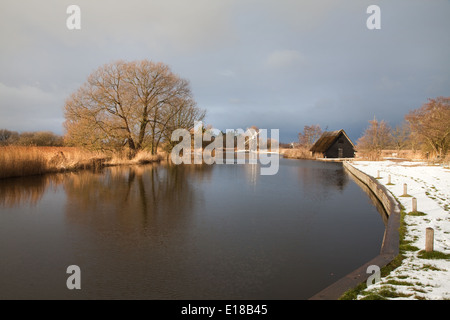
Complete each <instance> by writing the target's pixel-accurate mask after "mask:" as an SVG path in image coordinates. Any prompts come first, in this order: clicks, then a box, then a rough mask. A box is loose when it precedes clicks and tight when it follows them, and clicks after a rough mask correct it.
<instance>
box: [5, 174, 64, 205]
mask: <svg viewBox="0 0 450 320" xmlns="http://www.w3.org/2000/svg"><path fill="white" fill-rule="evenodd" d="M63 180H64V175H62V174H49V175H38V176H30V177H24V178H11V179H0V207H5V208H13V207H17V206H20V205H22V204H27V205H29V206H35V205H36V204H37V203H38V202H39V201H40V200H41V199H42V196H43V195H44V193H45V191H46V190H47V188H48V187H49V186H53V187H56V186H58V185H59V184H61V183H62V181H63Z"/></svg>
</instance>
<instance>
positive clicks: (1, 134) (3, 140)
mask: <svg viewBox="0 0 450 320" xmlns="http://www.w3.org/2000/svg"><path fill="white" fill-rule="evenodd" d="M18 139H19V133H18V132H16V131H10V130H6V129H0V146H1V145H10V144H14V143H16V142H17V140H18Z"/></svg>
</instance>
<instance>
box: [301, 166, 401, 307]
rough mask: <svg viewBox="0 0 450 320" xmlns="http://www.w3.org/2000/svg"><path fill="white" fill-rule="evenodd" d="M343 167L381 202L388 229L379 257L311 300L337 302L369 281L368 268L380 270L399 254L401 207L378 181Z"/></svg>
mask: <svg viewBox="0 0 450 320" xmlns="http://www.w3.org/2000/svg"><path fill="white" fill-rule="evenodd" d="M343 166H344V168H345V169H347V170H348V171H349V172H350V173H352V174H353V175H354V176H355V177H356V178H358V179H359V180H360V181H361V182H363V183H364V184H365V185H367V187H368V188H369V189H370V190H371V191H372V192H373V193H374V195H375V196H376V197H377V198H378V200H380V202H381V204H382V205H383V207H384V209H385V211H386V213H387V214H388V216H389V219H388V222H387V225H386V229H385V231H384V237H383V243H382V245H381V251H380V254H379V255H378V256H376V257H375V258H373V259H372V260H370V261H368V262H367V263H365V264H364V265H362V266H361V267H359V268H358V269H356V270H354V271H353V272H351V273H349V274H348V275H346V276H345V277H343V278H342V279H340V280H338V281H336V282H335V283H333V284H332V285H330V286H328V287H327V288H325V289H324V290H322V291H320V292H319V293H317V294H315V295H314V296H312V297H311V298H310V299H309V300H337V299H339V298H340V297H341V296H342V294H344V292H346V291H347V290H349V289H352V288H355V287H356V286H357V285H359V284H360V283H362V282H364V281H366V280H367V278H368V277H369V276H370V275H371V274H368V273H367V267H369V266H370V265H376V266H378V267H380V268H382V267H384V266H386V265H387V264H389V263H390V262H391V261H392V260H393V259H394V258H395V257H396V256H397V255H398V254H399V241H400V236H399V227H400V206H399V204H398V202H397V200H395V198H394V197H393V196H392V195H391V193H390V192H389V191H388V190H387V188H386V187H385V186H383V185H382V184H380V183H379V182H378V181H377V179H375V178H373V177H371V176H369V175H367V174H365V173H364V172H362V171H360V170H358V169H356V168H355V167H353V166H352V165H351V164H350V163H349V162H347V161H345V162H343Z"/></svg>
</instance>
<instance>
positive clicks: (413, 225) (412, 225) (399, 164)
mask: <svg viewBox="0 0 450 320" xmlns="http://www.w3.org/2000/svg"><path fill="white" fill-rule="evenodd" d="M353 166H354V167H355V168H357V169H359V170H361V171H362V172H364V173H366V174H368V175H370V176H372V177H375V178H376V177H377V176H378V171H379V172H380V179H378V181H379V182H380V183H382V184H383V185H385V186H386V188H387V189H388V190H389V191H390V192H391V193H392V194H393V195H394V196H395V197H396V198H397V199H398V201H399V202H400V203H401V204H402V205H403V206H404V207H405V211H406V212H407V213H409V212H411V211H412V197H414V198H416V199H417V211H419V212H423V213H425V214H426V215H423V216H412V215H406V216H405V223H406V229H407V231H406V236H405V240H407V241H410V242H411V243H410V245H412V246H415V247H417V248H418V249H419V250H417V251H406V253H405V259H404V260H403V261H402V264H401V265H400V266H399V267H398V268H397V269H395V270H394V271H393V272H391V273H390V274H389V275H388V276H386V277H385V278H382V279H381V281H380V282H378V283H375V284H373V285H371V286H369V287H368V288H367V289H366V290H365V291H363V292H362V294H361V295H360V296H359V297H358V299H361V298H363V297H364V296H365V295H367V294H368V293H370V292H374V291H377V290H379V289H381V288H384V289H389V288H390V289H393V290H395V291H396V292H398V293H402V294H404V295H406V296H407V297H401V298H394V299H433V300H435V299H438V300H441V299H450V260H449V259H421V258H419V257H418V252H419V251H420V250H424V249H425V232H426V231H425V230H426V228H428V227H431V228H433V229H434V250H435V251H440V252H443V253H446V254H450V170H449V169H446V168H445V167H443V166H439V165H428V164H427V163H425V162H417V161H414V162H411V161H389V160H385V161H354V162H353ZM389 175H390V176H391V183H392V185H388V184H387V183H388V176H389ZM405 183H406V184H407V194H408V195H409V196H408V197H402V195H403V184H405Z"/></svg>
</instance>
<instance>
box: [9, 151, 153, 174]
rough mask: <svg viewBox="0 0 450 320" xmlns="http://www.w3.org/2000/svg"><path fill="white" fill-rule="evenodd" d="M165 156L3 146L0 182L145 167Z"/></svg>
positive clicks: (146, 153) (144, 153) (143, 152)
mask: <svg viewBox="0 0 450 320" xmlns="http://www.w3.org/2000/svg"><path fill="white" fill-rule="evenodd" d="M161 159H162V155H151V154H150V153H148V152H145V151H141V152H139V153H138V154H137V155H136V157H135V158H134V159H131V160H129V159H127V158H126V157H124V156H122V155H120V154H110V155H108V154H106V153H101V152H92V151H87V150H83V149H80V148H72V147H21V146H7V147H0V179H2V178H12V177H23V176H30V175H39V174H44V173H53V172H63V171H73V170H79V169H92V168H98V167H102V166H113V165H132V164H144V163H150V162H154V161H159V160H161Z"/></svg>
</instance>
